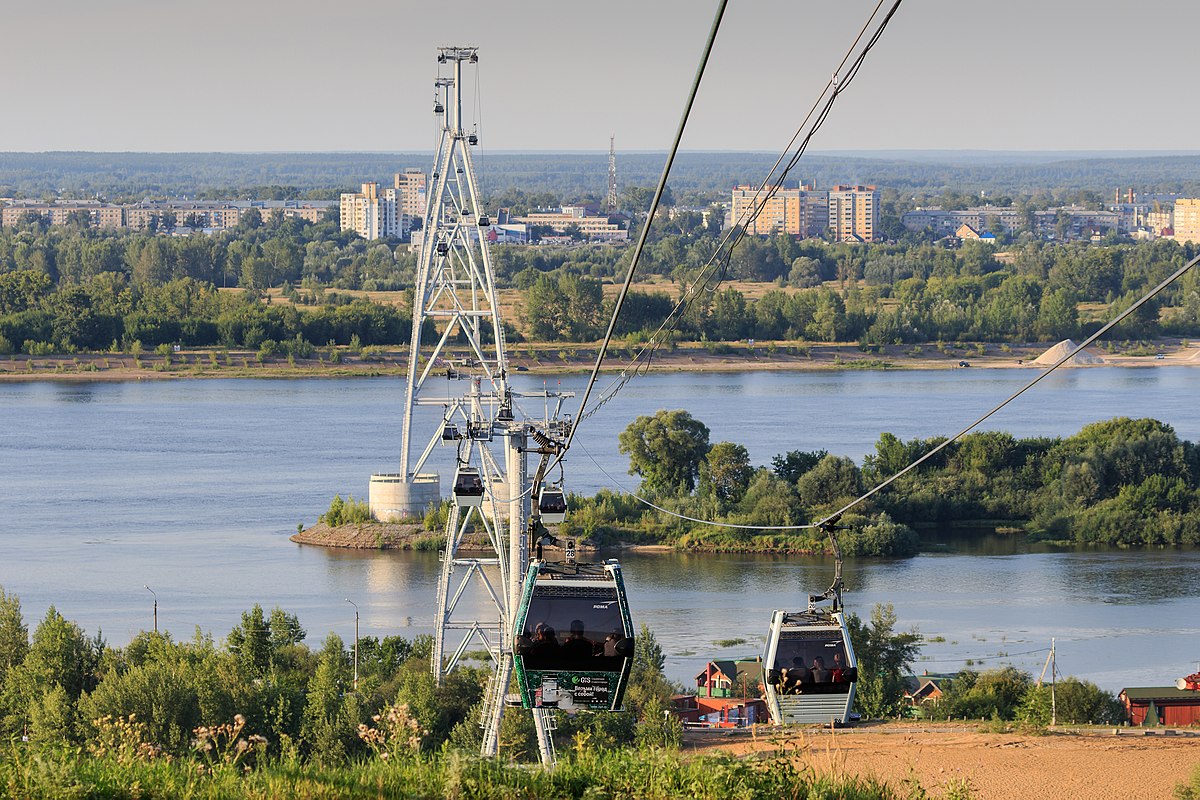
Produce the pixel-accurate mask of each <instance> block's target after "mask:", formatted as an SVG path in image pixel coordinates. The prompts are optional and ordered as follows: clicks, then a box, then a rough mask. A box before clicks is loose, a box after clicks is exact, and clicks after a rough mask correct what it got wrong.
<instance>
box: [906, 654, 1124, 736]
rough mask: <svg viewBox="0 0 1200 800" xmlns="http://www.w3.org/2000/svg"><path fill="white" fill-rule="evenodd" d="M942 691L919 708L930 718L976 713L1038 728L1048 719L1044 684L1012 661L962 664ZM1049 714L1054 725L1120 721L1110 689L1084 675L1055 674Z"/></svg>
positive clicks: (942, 684) (1121, 710) (1121, 708)
mask: <svg viewBox="0 0 1200 800" xmlns="http://www.w3.org/2000/svg"><path fill="white" fill-rule="evenodd" d="M939 686H940V687H941V689H942V691H943V693H944V694H943V696H942V697H941V699H940V700H939V701H937V702H936V703H929V704H927V705H926V706H925V707H924V708H925V712H926V715H927V716H928V717H929V718H931V719H981V720H995V721H997V722H1016V723H1019V724H1021V725H1025V726H1031V727H1034V728H1044V727H1045V726H1047V725H1049V724H1050V722H1051V696H1050V694H1051V690H1050V686H1049V684H1042V685H1040V686H1039V685H1037V684H1036V683H1035V682H1034V680H1033V676H1031V675H1030V674H1029V673H1028V672H1023V671H1021V670H1019V669H1016V668H1015V667H1001V668H998V669H991V670H984V671H983V672H976V671H974V670H970V669H965V670H963V671H961V672H959V673H958V674H957V675H956V676H955V677H954V678H953V679H951V680H945V681H941V682H940V683H939ZM1053 701H1054V702H1053V709H1054V717H1055V719H1056V720H1057V723H1058V724H1059V725H1121V724H1124V723H1125V722H1126V717H1125V709H1124V706H1122V705H1121V702H1120V701H1119V700H1118V699H1117V698H1116V697H1115V696H1114V695H1113V694H1112V693H1111V692H1106V691H1104V690H1103V689H1101V688H1100V687H1098V686H1096V685H1095V684H1094V683H1091V682H1090V681H1081V680H1079V679H1078V678H1064V679H1060V680H1059V681H1058V682H1057V683H1056V684H1055V686H1054V698H1053Z"/></svg>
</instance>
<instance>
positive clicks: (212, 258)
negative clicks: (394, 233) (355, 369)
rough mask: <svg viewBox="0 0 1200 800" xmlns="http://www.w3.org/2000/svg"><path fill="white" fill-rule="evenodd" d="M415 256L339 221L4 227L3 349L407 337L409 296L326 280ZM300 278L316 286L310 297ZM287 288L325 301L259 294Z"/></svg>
mask: <svg viewBox="0 0 1200 800" xmlns="http://www.w3.org/2000/svg"><path fill="white" fill-rule="evenodd" d="M406 259H407V261H408V262H411V256H402V257H400V258H397V257H396V256H395V255H394V254H393V251H392V248H391V247H389V246H388V245H375V246H368V243H366V242H363V241H361V240H358V239H357V238H356V237H353V236H347V235H343V234H341V233H339V232H337V230H336V226H335V225H333V224H332V223H322V224H320V225H309V224H305V223H303V222H301V221H298V220H283V221H281V222H272V223H270V224H266V225H263V224H261V223H256V222H255V221H254V220H248V222H247V224H246V225H245V226H244V227H243V228H241V229H239V230H237V231H233V232H230V233H226V234H221V235H218V236H212V237H208V236H191V237H168V236H156V235H154V234H152V233H128V232H121V233H115V232H103V231H96V230H90V229H78V228H74V227H70V226H66V227H46V226H44V225H40V224H38V223H37V222H36V221H33V222H30V223H29V224H28V225H26V226H24V227H22V228H18V229H5V230H4V231H2V232H0V353H12V352H18V351H23V352H27V353H33V354H44V353H49V352H76V351H82V350H108V349H113V348H120V349H124V350H129V349H131V348H133V349H136V347H139V346H144V347H154V346H158V345H163V344H182V345H184V346H189V347H206V346H216V345H219V346H223V347H245V348H251V349H257V348H260V347H262V346H263V345H264V343H266V344H267V345H268V348H270V347H271V346H272V345H271V343H276V344H277V345H279V346H280V347H282V346H283V343H289V344H288V345H287V347H286V349H288V351H289V352H292V351H296V353H295V354H297V355H307V354H310V353H311V348H312V347H313V346H324V345H326V344H330V343H333V344H340V345H348V344H352V343H357V344H361V345H384V344H390V345H394V344H402V343H406V342H407V341H408V340H409V337H410V336H411V333H412V318H411V311H410V310H409V309H410V308H411V305H410V304H401V305H400V306H392V305H382V304H377V303H371V302H368V301H365V300H359V301H353V302H352V301H351V299H350V298H349V297H347V296H345V295H340V296H339V295H337V294H336V293H335V292H325V291H324V289H323V288H321V287H322V286H324V285H330V284H333V285H337V284H338V283H339V282H342V283H347V284H350V285H353V286H354V287H355V288H358V287H361V286H363V285H367V286H370V285H371V281H372V280H373V278H372V277H371V276H380V277H381V278H383V279H385V280H393V279H394V278H395V275H396V274H398V273H400V272H403V271H404V270H406V269H407V271H408V273H409V274H411V263H407V264H406V263H405V260H406ZM292 283H295V284H301V285H308V286H309V287H312V288H310V289H309V290H308V291H306V292H305V294H304V295H303V296H301V295H300V294H299V293H298V292H296V291H295V290H294V289H288V288H287V287H289V286H290V285H291V284H292ZM223 285H240V286H241V287H243V288H244V289H246V291H245V292H235V293H229V292H222V291H220V290H219V289H218V288H217V287H219V286H223ZM280 285H283V286H284V287H285V289H286V291H287V292H288V294H289V295H290V296H291V297H292V298H293V299H294V300H297V301H301V302H303V301H307V302H309V303H310V304H315V305H313V307H311V308H304V309H303V310H302V309H301V308H300V307H297V306H295V305H286V304H277V305H271V304H269V303H268V302H263V299H264V298H263V295H262V291H261V290H263V289H266V288H267V287H271V286H280ZM389 285H390V284H389ZM135 343H136V345H135Z"/></svg>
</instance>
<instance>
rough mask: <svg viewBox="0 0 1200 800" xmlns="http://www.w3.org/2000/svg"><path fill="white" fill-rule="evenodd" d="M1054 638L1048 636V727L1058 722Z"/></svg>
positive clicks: (1056, 665)
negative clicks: (1055, 694)
mask: <svg viewBox="0 0 1200 800" xmlns="http://www.w3.org/2000/svg"><path fill="white" fill-rule="evenodd" d="M1054 647H1055V645H1054V638H1053V637H1051V638H1050V727H1052V728H1053V727H1054V726H1055V725H1057V724H1058V702H1057V698H1055V696H1054V684H1056V683H1058V662H1057V661H1056V660H1055V658H1054Z"/></svg>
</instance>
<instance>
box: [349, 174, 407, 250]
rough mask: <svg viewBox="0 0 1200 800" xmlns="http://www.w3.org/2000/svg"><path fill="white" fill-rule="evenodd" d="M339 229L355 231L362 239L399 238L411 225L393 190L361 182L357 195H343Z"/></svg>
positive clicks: (403, 235)
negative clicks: (340, 227)
mask: <svg viewBox="0 0 1200 800" xmlns="http://www.w3.org/2000/svg"><path fill="white" fill-rule="evenodd" d="M341 212H342V230H344V231H354V232H355V233H357V234H358V235H359V236H361V237H363V238H364V239H381V238H384V237H388V238H395V239H402V238H404V237H405V236H408V233H409V231H410V229H411V228H412V223H411V217H409V216H408V215H407V214H405V213H404V212H403V211H402V210H401V208H400V203H399V200H398V197H397V194H396V190H395V189H384V190H383V191H382V192H380V190H379V184H377V183H364V184H363V185H362V191H361V192H359V193H357V194H350V193H346V194H343V195H342V204H341Z"/></svg>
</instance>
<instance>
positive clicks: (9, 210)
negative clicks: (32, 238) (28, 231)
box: [0, 200, 124, 228]
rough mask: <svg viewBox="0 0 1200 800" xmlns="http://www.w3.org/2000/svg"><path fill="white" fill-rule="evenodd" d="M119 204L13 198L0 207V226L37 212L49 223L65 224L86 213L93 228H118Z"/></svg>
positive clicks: (8, 224)
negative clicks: (48, 201)
mask: <svg viewBox="0 0 1200 800" xmlns="http://www.w3.org/2000/svg"><path fill="white" fill-rule="evenodd" d="M122 212H123V209H122V208H121V206H113V205H108V204H106V203H99V202H94V201H92V202H80V203H34V202H29V201H25V200H14V201H12V202H10V203H9V204H8V205H6V206H4V207H3V208H0V226H2V227H5V228H10V227H13V226H16V225H20V224H22V223H24V222H25V220H26V219H27V218H28V217H29V215H30V214H37V215H39V216H42V217H45V218H46V219H49V220H50V224H51V225H66V224H67V223H68V222H69V221H71V220H72V219H82V218H83V215H84V214H86V215H87V220H88V224H89V225H90V226H91V227H93V228H120V227H121V226H122V225H123V224H124V215H123V213H122Z"/></svg>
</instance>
